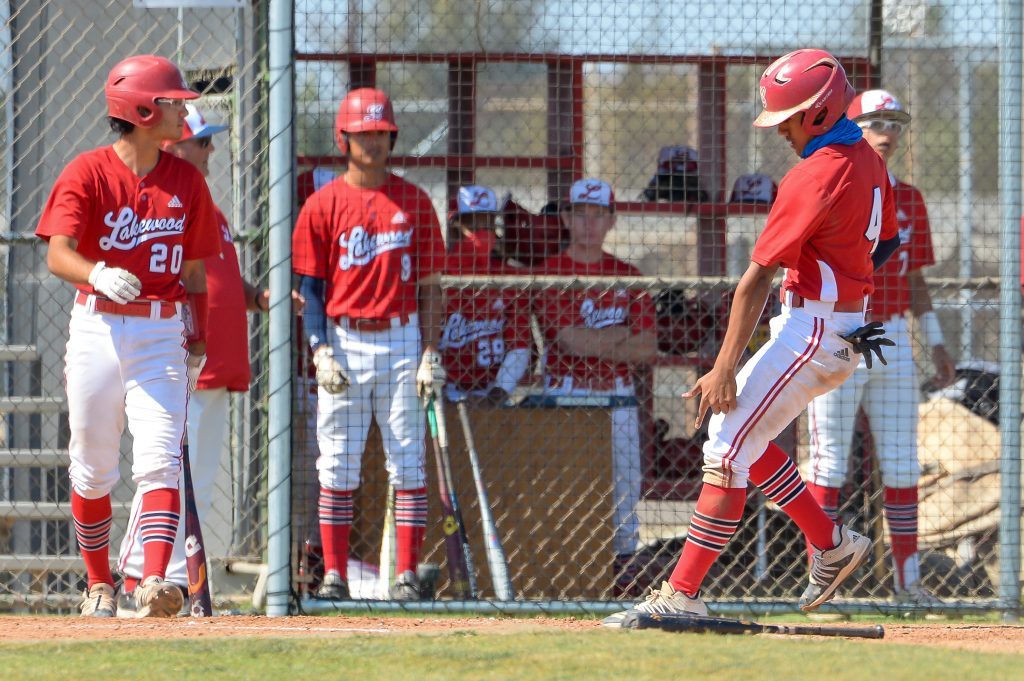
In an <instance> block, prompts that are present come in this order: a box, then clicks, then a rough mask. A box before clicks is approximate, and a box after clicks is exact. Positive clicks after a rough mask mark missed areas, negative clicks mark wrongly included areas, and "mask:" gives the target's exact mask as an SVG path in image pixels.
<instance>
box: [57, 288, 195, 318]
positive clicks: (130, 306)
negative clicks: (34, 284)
mask: <svg viewBox="0 0 1024 681" xmlns="http://www.w3.org/2000/svg"><path fill="white" fill-rule="evenodd" d="M90 298H92V310H93V311H94V312H104V313H107V314H119V315H124V316H126V317H149V318H151V319H153V318H156V319H169V318H171V317H173V316H174V315H176V314H178V306H177V305H175V304H174V303H169V302H167V301H166V300H138V301H134V302H131V303H125V304H124V305H122V304H121V303H115V302H114V301H113V300H108V299H107V298H103V297H101V296H97V295H89V294H88V293H82V292H81V291H79V292H78V295H76V296H75V303H76V304H78V305H84V306H85V307H87V308H88V307H89V299H90ZM154 307H156V309H157V311H156V312H155V313H154Z"/></svg>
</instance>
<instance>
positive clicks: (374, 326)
mask: <svg viewBox="0 0 1024 681" xmlns="http://www.w3.org/2000/svg"><path fill="white" fill-rule="evenodd" d="M409 319H410V317H409V315H407V314H400V315H398V316H397V317H385V318H384V319H363V318H360V317H335V318H334V323H335V324H337V325H338V326H341V327H344V328H346V329H349V330H350V331H387V330H388V329H395V328H398V327H400V326H405V325H406V324H408V323H409Z"/></svg>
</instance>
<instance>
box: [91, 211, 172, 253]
mask: <svg viewBox="0 0 1024 681" xmlns="http://www.w3.org/2000/svg"><path fill="white" fill-rule="evenodd" d="M103 223H104V224H105V225H106V226H107V227H110V236H103V237H100V240H99V245H100V248H102V249H103V250H104V251H109V250H110V249H112V248H116V249H117V250H119V251H130V250H131V249H133V248H135V246H137V245H138V244H141V243H144V242H146V241H149V240H150V239H159V238H161V237H165V236H175V235H176V234H183V233H184V232H185V216H184V215H182V216H181V217H179V218H143V219H141V220H140V219H139V217H138V216H137V215H136V214H135V211H134V210H132V209H131V208H129V207H128V206H125V207H123V208H122V209H121V210H120V211H119V212H118V214H117V218H114V211H110V212H109V213H107V214H106V215H105V216H103Z"/></svg>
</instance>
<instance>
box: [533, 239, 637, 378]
mask: <svg viewBox="0 0 1024 681" xmlns="http://www.w3.org/2000/svg"><path fill="white" fill-rule="evenodd" d="M537 274H540V275H544V274H550V275H570V274H571V275H576V276H579V277H581V278H582V277H588V276H613V277H614V276H617V277H623V278H629V277H639V276H641V273H640V270H638V269H637V268H635V267H633V266H632V265H629V264H627V263H624V262H622V261H621V260H619V259H617V258H615V257H614V256H612V255H609V254H608V253H605V254H604V257H603V258H601V260H599V261H598V262H596V263H592V264H584V263H578V262H575V261H573V260H572V259H571V258H569V256H568V255H566V254H565V253H562V254H560V255H556V256H554V257H551V258H548V259H547V260H545V261H544V262H543V263H542V264H541V265H540V267H539V268H538V270H537ZM533 313H534V314H535V315H536V316H537V323H538V324H539V325H540V331H541V334H542V335H543V337H544V348H545V351H544V372H545V374H546V375H548V376H551V377H553V378H556V379H557V378H563V377H571V378H572V379H573V384H574V385H580V386H581V387H589V388H591V389H594V390H607V389H610V388H613V387H615V379H616V378H621V379H624V380H625V382H626V383H627V384H629V383H631V382H632V374H633V367H632V365H630V364H624V363H619V362H611V361H608V360H605V359H598V358H596V357H580V356H578V355H570V354H568V353H565V352H563V351H562V350H561V349H560V348H559V346H558V344H557V343H555V338H556V337H557V336H558V332H559V331H560V330H561V329H564V328H567V327H572V326H578V327H584V328H588V329H605V328H609V327H612V326H626V327H629V329H630V331H631V332H632V333H633V334H634V335H635V334H637V333H639V332H641V331H648V330H652V329H654V305H653V304H652V303H651V298H650V296H649V295H648V294H647V292H646V291H639V290H634V289H621V288H620V289H614V290H601V289H599V288H595V289H593V290H589V291H588V290H586V289H568V290H559V289H556V288H552V289H548V290H545V291H541V292H540V293H538V294H537V295H535V296H534V299H533ZM517 326H519V327H522V324H521V323H520V324H517ZM526 328H527V329H529V326H527V327H526Z"/></svg>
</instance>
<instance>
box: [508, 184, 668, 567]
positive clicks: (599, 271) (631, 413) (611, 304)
mask: <svg viewBox="0 0 1024 681" xmlns="http://www.w3.org/2000/svg"><path fill="white" fill-rule="evenodd" d="M562 219H563V221H564V222H565V224H566V227H567V229H568V230H569V246H568V247H567V248H566V249H565V251H564V252H563V253H561V254H560V255H556V256H553V257H551V258H548V259H547V260H545V261H544V262H543V263H542V264H541V265H540V267H539V268H538V272H539V273H543V274H553V275H575V276H579V277H587V276H612V277H621V278H630V277H638V276H641V273H640V271H639V270H638V269H637V268H635V267H633V266H632V265H629V264H628V263H625V262H623V261H621V260H619V259H618V258H616V257H614V256H612V255H611V254H609V253H607V252H605V251H604V248H603V247H604V240H605V237H606V236H607V235H608V232H609V231H611V229H612V228H613V227H614V226H615V195H614V193H613V192H612V188H611V186H610V185H609V184H608V183H607V182H604V181H603V180H598V179H593V178H589V179H584V180H579V181H577V182H575V183H573V185H572V187H571V188H570V191H569V203H568V205H567V206H566V207H565V209H564V210H563V211H562ZM533 313H534V314H535V315H536V318H537V322H538V324H539V326H540V331H541V335H542V336H543V338H544V348H545V350H544V358H543V368H544V382H545V392H546V393H547V394H551V395H604V396H614V397H627V398H628V397H635V394H636V393H635V388H634V384H633V371H634V369H635V368H636V365H638V364H644V363H647V362H650V361H651V360H652V359H653V358H654V356H655V355H656V354H657V352H658V341H657V336H656V331H655V319H654V304H653V303H652V302H651V299H650V296H649V295H647V293H646V292H643V291H636V290H630V289H625V288H615V289H612V290H606V289H605V290H602V289H548V290H544V291H542V292H540V293H538V294H537V295H536V296H535V297H534V300H533ZM517 328H520V329H523V330H524V333H525V332H527V330H528V329H529V326H528V325H526V324H525V323H522V322H520V323H517ZM611 428H612V431H611V437H612V480H613V489H612V492H613V495H614V506H615V508H614V512H613V523H614V536H613V540H612V543H613V548H614V550H615V554H616V557H615V562H614V565H613V569H614V571H615V577H616V579H618V578H619V575H620V573H621V572H622V571H624V570H626V569H627V567H628V565H629V563H630V561H631V559H632V557H633V554H634V553H635V552H636V550H637V546H638V543H639V538H640V524H639V521H638V519H637V516H636V505H637V502H638V501H639V500H640V483H641V472H640V425H639V418H638V414H637V407H636V406H620V407H614V408H613V409H612V410H611Z"/></svg>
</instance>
